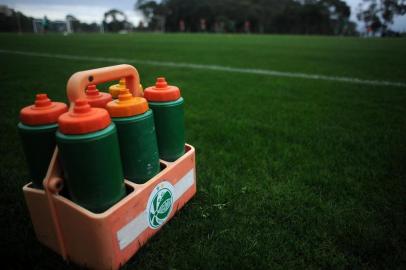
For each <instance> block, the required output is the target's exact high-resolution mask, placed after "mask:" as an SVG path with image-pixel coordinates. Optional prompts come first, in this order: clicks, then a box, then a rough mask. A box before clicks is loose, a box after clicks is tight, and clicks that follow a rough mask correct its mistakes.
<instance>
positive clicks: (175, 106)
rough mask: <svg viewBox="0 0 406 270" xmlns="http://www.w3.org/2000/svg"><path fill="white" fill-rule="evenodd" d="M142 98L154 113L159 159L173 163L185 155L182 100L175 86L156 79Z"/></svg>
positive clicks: (163, 79)
mask: <svg viewBox="0 0 406 270" xmlns="http://www.w3.org/2000/svg"><path fill="white" fill-rule="evenodd" d="M144 97H145V98H146V99H147V100H148V104H149V107H150V108H151V109H152V111H153V112H154V120H155V128H156V135H157V139H158V149H159V157H160V158H161V159H163V160H166V161H175V160H176V159H178V158H179V157H181V156H182V155H183V154H184V153H185V124H184V112H183V98H182V97H181V96H180V90H179V88H178V87H176V86H172V85H168V84H167V82H166V80H165V78H158V79H157V81H156V84H155V86H151V87H148V88H146V89H145V91H144Z"/></svg>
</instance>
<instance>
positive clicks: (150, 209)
mask: <svg viewBox="0 0 406 270" xmlns="http://www.w3.org/2000/svg"><path fill="white" fill-rule="evenodd" d="M173 194H174V189H173V186H172V185H171V183H169V182H166V181H165V182H161V183H159V184H158V185H157V186H156V187H155V188H154V189H153V190H152V192H151V195H149V199H148V204H147V209H146V210H147V214H148V224H149V226H150V227H151V228H153V229H157V228H159V227H160V226H161V225H162V224H163V223H164V222H165V221H166V220H167V219H168V217H169V214H170V213H171V211H172V206H173Z"/></svg>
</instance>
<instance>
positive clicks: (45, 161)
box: [17, 122, 58, 189]
mask: <svg viewBox="0 0 406 270" xmlns="http://www.w3.org/2000/svg"><path fill="white" fill-rule="evenodd" d="M17 128H18V131H19V134H20V138H21V142H22V146H23V150H24V154H25V157H26V161H27V165H28V170H29V173H30V176H31V179H32V185H33V187H35V188H40V189H43V185H42V181H43V180H44V178H45V176H46V173H47V171H48V166H49V163H50V161H51V158H52V155H53V153H54V150H55V145H56V142H55V132H56V130H57V129H58V125H57V124H49V125H40V126H30V125H25V124H23V123H21V122H20V123H18V125H17Z"/></svg>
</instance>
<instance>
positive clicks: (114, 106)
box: [106, 89, 149, 117]
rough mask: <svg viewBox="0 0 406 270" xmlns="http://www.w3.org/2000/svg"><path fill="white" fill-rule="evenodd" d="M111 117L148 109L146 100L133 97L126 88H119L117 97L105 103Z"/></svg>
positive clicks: (128, 114) (138, 112)
mask: <svg viewBox="0 0 406 270" xmlns="http://www.w3.org/2000/svg"><path fill="white" fill-rule="evenodd" d="M106 109H107V110H108V111H109V113H110V116H111V117H129V116H134V115H138V114H142V113H145V112H146V111H148V109H149V107H148V102H147V100H146V99H145V98H142V97H133V95H131V93H130V91H129V90H128V89H121V90H120V94H119V95H118V99H116V100H113V101H110V102H109V103H107V105H106Z"/></svg>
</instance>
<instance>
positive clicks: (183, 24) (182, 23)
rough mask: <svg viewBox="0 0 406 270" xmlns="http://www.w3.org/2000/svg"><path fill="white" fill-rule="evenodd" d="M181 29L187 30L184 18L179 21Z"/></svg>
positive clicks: (182, 30)
mask: <svg viewBox="0 0 406 270" xmlns="http://www.w3.org/2000/svg"><path fill="white" fill-rule="evenodd" d="M179 31H180V32H185V22H184V21H183V20H180V21H179Z"/></svg>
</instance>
